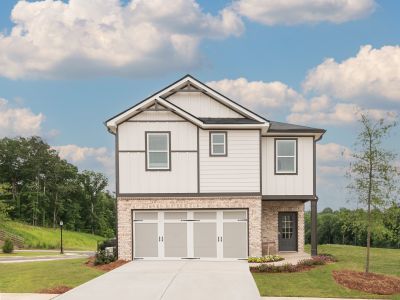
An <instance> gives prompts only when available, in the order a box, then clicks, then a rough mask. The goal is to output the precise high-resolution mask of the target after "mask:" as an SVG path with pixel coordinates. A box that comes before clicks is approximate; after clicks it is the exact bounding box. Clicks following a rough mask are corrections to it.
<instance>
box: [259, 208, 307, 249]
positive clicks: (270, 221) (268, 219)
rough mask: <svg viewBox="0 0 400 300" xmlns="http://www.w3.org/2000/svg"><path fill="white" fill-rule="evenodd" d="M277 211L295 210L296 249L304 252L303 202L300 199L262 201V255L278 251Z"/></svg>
mask: <svg viewBox="0 0 400 300" xmlns="http://www.w3.org/2000/svg"><path fill="white" fill-rule="evenodd" d="M278 212H297V224H298V232H297V241H298V243H297V245H298V251H299V252H304V203H303V202H302V201H270V200H267V201H262V221H261V224H262V225H261V230H262V245H263V246H262V248H263V249H262V250H263V255H266V254H268V244H269V252H270V254H274V253H276V252H278Z"/></svg>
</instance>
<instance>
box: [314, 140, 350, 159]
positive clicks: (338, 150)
mask: <svg viewBox="0 0 400 300" xmlns="http://www.w3.org/2000/svg"><path fill="white" fill-rule="evenodd" d="M317 157H318V161H320V162H334V163H337V162H338V161H343V160H345V161H348V160H350V159H351V150H350V149H349V148H348V147H346V146H343V145H339V144H336V143H328V144H319V143H317Z"/></svg>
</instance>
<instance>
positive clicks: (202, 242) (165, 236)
mask: <svg viewBox="0 0 400 300" xmlns="http://www.w3.org/2000/svg"><path fill="white" fill-rule="evenodd" d="M247 228H248V227H247V211H246V210H195V211H190V210H188V211H134V212H133V253H134V258H136V259H138V258H151V259H154V258H161V259H168V258H173V259H176V258H200V259H201V258H220V259H222V258H237V259H241V258H247V256H248V229H247Z"/></svg>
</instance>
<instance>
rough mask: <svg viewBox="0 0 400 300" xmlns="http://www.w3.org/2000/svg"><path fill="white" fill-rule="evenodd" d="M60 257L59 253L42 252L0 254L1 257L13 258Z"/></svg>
mask: <svg viewBox="0 0 400 300" xmlns="http://www.w3.org/2000/svg"><path fill="white" fill-rule="evenodd" d="M56 255H60V252H44V251H29V252H13V253H3V252H0V258H1V257H14V256H24V257H26V256H28V257H32V256H56Z"/></svg>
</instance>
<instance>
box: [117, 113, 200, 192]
mask: <svg viewBox="0 0 400 300" xmlns="http://www.w3.org/2000/svg"><path fill="white" fill-rule="evenodd" d="M144 114H147V112H143V113H141V114H139V115H137V116H136V117H134V118H132V119H131V120H130V122H125V123H122V124H120V125H119V126H118V146H119V149H118V150H119V153H118V155H119V192H120V193H121V194H132V193H197V189H198V187H197V127H196V126H195V125H193V124H191V123H189V122H181V119H180V117H179V116H176V115H175V114H173V113H170V112H167V113H166V112H151V113H150V114H147V116H144ZM160 114H161V115H162V117H164V118H165V117H166V118H168V119H166V120H168V121H169V122H162V121H161V122H156V121H157V118H158V115H160ZM141 115H142V116H141ZM172 115H175V117H174V116H172ZM139 116H140V117H139ZM144 117H145V118H148V119H147V121H149V122H146V119H144ZM173 117H174V118H177V119H176V120H178V121H179V122H170V121H171V120H173ZM164 120H165V119H164ZM132 121H140V122H132ZM151 121H152V122H151ZM146 131H170V132H171V161H170V167H171V170H170V171H146V165H145V164H146V159H145V155H146V153H145V150H146V146H145V132H146ZM174 151H178V152H174ZM186 151H188V152H186ZM193 151H196V152H193Z"/></svg>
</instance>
